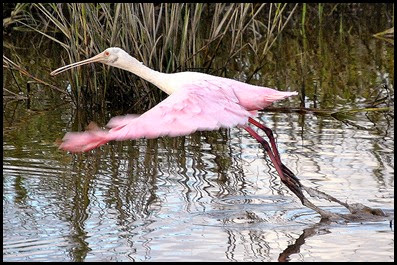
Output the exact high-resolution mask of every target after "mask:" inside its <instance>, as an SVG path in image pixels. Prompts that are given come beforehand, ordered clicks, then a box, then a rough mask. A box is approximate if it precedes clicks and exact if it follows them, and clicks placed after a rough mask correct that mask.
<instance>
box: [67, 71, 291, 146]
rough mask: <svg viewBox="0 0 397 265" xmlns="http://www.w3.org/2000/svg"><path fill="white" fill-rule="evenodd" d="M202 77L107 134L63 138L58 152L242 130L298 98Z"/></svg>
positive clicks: (117, 122)
mask: <svg viewBox="0 0 397 265" xmlns="http://www.w3.org/2000/svg"><path fill="white" fill-rule="evenodd" d="M205 76H206V77H207V78H206V79H203V80H200V81H195V82H192V84H187V85H185V86H184V87H181V88H179V89H178V90H177V91H175V92H174V93H172V94H171V95H170V96H169V97H167V98H166V99H165V100H163V101H162V102H160V103H159V104H158V105H156V106H155V107H153V108H152V109H150V110H148V111H147V112H145V113H143V114H142V115H126V116H118V117H114V118H112V119H111V120H110V121H109V123H108V124H107V127H109V128H111V129H110V130H101V129H99V128H97V129H92V130H89V131H85V132H70V133H67V134H66V135H65V137H64V138H63V142H62V144H61V145H60V147H59V148H60V149H63V150H67V151H70V152H84V151H88V150H91V149H93V148H96V147H98V146H100V145H103V144H105V143H107V142H109V141H112V140H117V141H121V140H128V139H129V140H131V139H138V138H142V137H146V138H156V137H160V136H165V135H168V136H180V135H187V134H190V133H193V132H195V131H204V130H216V129H219V128H221V127H224V128H230V127H234V126H238V125H244V124H246V123H247V121H248V118H249V117H251V116H253V115H255V110H259V109H262V108H264V107H266V106H269V105H270V104H271V103H273V102H274V101H277V100H280V99H284V98H286V97H289V96H292V95H296V94H297V93H296V92H281V91H277V90H274V89H271V88H264V87H259V86H253V85H249V84H245V83H241V82H238V81H235V80H231V79H226V78H221V77H219V78H218V77H213V78H208V75H205Z"/></svg>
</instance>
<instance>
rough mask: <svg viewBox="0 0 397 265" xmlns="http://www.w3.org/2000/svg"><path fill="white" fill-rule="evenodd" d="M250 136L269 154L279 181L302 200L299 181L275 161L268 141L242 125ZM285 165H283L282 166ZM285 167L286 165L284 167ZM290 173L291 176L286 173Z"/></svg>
mask: <svg viewBox="0 0 397 265" xmlns="http://www.w3.org/2000/svg"><path fill="white" fill-rule="evenodd" d="M243 128H244V129H245V130H246V131H247V132H248V133H249V134H250V135H251V136H252V137H254V138H255V139H256V140H257V141H258V142H259V143H261V144H262V146H263V147H264V148H265V151H266V153H267V155H268V156H269V158H270V160H271V161H272V162H273V165H274V167H275V168H276V170H277V173H278V174H279V176H280V178H281V181H282V182H283V183H284V184H285V185H286V186H287V187H288V188H289V189H290V190H291V191H292V192H293V193H295V195H296V196H298V198H299V199H300V200H301V202H302V203H303V202H304V198H305V197H304V195H303V193H302V190H301V188H300V183H299V180H297V178H296V177H295V175H294V174H293V173H292V172H291V171H290V170H289V169H288V168H287V171H286V172H287V173H285V172H284V171H285V170H283V169H282V166H281V165H280V164H279V163H278V162H277V160H276V158H275V156H274V155H273V153H272V150H271V148H270V145H269V143H268V142H267V141H266V140H265V139H263V138H262V137H261V136H259V135H258V134H257V133H256V132H255V131H254V130H253V129H252V128H250V127H248V126H244V127H243ZM284 167H285V166H284ZM285 168H286V167H285ZM288 172H290V173H292V176H291V175H290V174H289V173H288Z"/></svg>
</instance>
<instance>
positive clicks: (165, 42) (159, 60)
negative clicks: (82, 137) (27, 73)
mask: <svg viewBox="0 0 397 265" xmlns="http://www.w3.org/2000/svg"><path fill="white" fill-rule="evenodd" d="M296 7H297V5H289V4H265V3H262V4H253V3H240V4H236V3H216V4H204V3H194V4H193V3H185V4H183V3H181V4H179V3H159V4H153V3H137V4H131V3H130V4H127V3H117V4H112V3H109V4H93V3H85V4H76V3H71V4H40V3H35V4H32V6H31V8H32V9H33V10H34V11H36V12H29V13H27V15H26V17H25V20H24V22H21V23H22V24H23V25H24V26H26V27H28V28H30V29H32V30H35V31H36V32H38V33H40V34H42V35H43V36H45V37H46V38H49V39H51V40H53V41H55V42H56V43H58V44H59V45H60V47H62V48H63V50H64V51H65V55H64V56H65V57H64V58H65V59H64V63H65V64H66V63H71V62H75V61H79V60H83V59H85V58H88V57H90V56H93V55H95V54H97V53H99V52H101V51H103V50H104V49H106V48H107V47H111V46H118V47H121V48H123V49H125V50H126V51H128V52H129V53H130V54H132V55H133V56H135V57H136V58H137V59H138V60H141V61H142V62H143V63H144V64H145V65H147V66H149V67H151V68H154V69H157V70H159V71H162V72H177V71H184V70H194V71H201V72H207V73H212V74H218V75H222V74H225V73H226V69H227V67H228V66H229V65H230V64H233V62H234V61H235V60H236V58H238V57H239V56H241V54H242V53H246V52H251V53H254V54H258V58H257V60H258V62H263V61H264V59H265V55H266V53H267V52H268V51H269V49H270V47H271V46H272V45H273V43H274V41H275V39H276V38H277V36H278V34H279V33H280V32H281V31H282V30H283V28H284V27H285V25H286V24H287V23H288V21H289V19H290V18H291V15H292V14H293V13H294V12H295V10H296ZM221 51H222V52H223V54H226V56H223V58H222V59H221V60H217V61H216V60H215V59H216V58H218V56H219V53H220V52H221ZM215 61H216V62H215ZM93 69H95V71H93ZM69 81H70V83H71V84H72V89H73V91H72V94H73V99H74V101H75V102H76V103H78V104H80V103H86V102H87V101H93V102H94V104H100V105H102V106H104V103H105V101H111V102H113V103H116V102H119V103H120V104H125V103H127V102H139V104H145V105H147V104H148V103H149V104H151V103H150V102H153V103H155V102H156V101H158V99H159V97H160V98H161V97H164V95H163V94H161V93H162V92H160V91H159V90H157V89H152V87H151V85H149V84H148V83H146V82H141V80H140V79H139V78H137V77H136V76H134V75H131V74H129V73H126V72H124V71H120V70H118V69H109V68H107V67H105V66H95V67H94V68H93V67H81V68H78V69H75V70H73V71H70V72H69ZM116 88H117V89H116ZM120 99H121V100H120ZM132 99H134V100H132ZM120 101H121V102H120ZM148 101H149V102H148ZM146 107H147V106H146Z"/></svg>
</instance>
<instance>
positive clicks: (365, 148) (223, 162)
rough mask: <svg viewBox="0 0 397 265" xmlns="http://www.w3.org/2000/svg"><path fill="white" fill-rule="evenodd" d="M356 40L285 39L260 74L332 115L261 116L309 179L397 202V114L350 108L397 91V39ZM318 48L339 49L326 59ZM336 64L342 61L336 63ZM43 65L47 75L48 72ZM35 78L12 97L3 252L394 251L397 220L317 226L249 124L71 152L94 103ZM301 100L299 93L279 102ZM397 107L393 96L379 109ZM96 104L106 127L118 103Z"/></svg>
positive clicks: (303, 256)
mask: <svg viewBox="0 0 397 265" xmlns="http://www.w3.org/2000/svg"><path fill="white" fill-rule="evenodd" d="M325 33H326V32H324V40H327V38H330V36H329V35H326V34H325ZM347 39H349V42H347V43H346V42H344V41H343V40H346V39H342V40H340V41H335V43H331V42H327V41H324V42H321V44H322V45H323V46H322V47H323V48H322V51H323V52H322V53H313V52H312V51H313V49H312V47H311V45H312V46H315V45H316V44H315V43H313V42H311V41H310V40H308V41H307V45H308V46H307V47H306V48H307V49H308V50H307V53H304V54H306V56H307V58H306V61H305V64H306V66H305V67H303V68H299V67H302V66H298V64H297V61H296V60H297V57H291V58H289V57H290V55H289V54H286V53H282V52H281V51H285V50H286V49H283V46H282V45H286V46H288V47H290V48H291V49H292V48H293V47H294V45H297V44H296V43H295V42H294V40H293V39H287V38H286V37H284V39H281V40H280V43H279V44H278V45H280V46H276V47H275V49H274V50H273V51H274V52H273V53H272V54H270V55H269V61H270V62H271V60H272V58H273V60H274V59H277V60H279V64H274V63H273V64H271V63H269V65H268V66H265V69H264V70H263V71H261V72H260V73H258V75H257V76H255V77H254V78H253V79H252V81H251V83H260V82H261V80H266V83H269V84H268V85H269V86H278V87H289V88H290V90H297V91H301V90H300V89H301V87H302V86H305V87H306V93H305V96H306V98H305V100H304V102H303V103H304V105H305V106H306V107H318V108H320V109H331V110H333V111H335V112H337V114H336V115H334V116H331V115H330V113H327V114H325V115H324V114H323V115H315V114H311V113H308V114H302V113H296V112H284V111H274V110H273V111H267V112H265V111H261V112H259V114H258V119H259V120H262V121H263V122H265V123H266V124H267V126H268V127H270V128H272V129H273V130H274V133H275V136H276V139H277V144H278V147H279V150H280V154H281V157H282V160H283V162H284V163H285V164H286V166H287V167H288V168H290V169H291V170H292V171H293V172H294V173H295V174H296V175H297V176H298V177H299V178H300V179H301V180H302V183H303V184H304V185H306V186H309V187H313V188H318V189H319V190H321V191H324V192H327V193H329V194H331V195H332V196H334V197H336V198H338V199H340V200H341V201H347V202H349V203H351V202H360V203H363V204H365V205H368V206H370V207H377V208H382V209H383V210H384V211H385V212H388V213H393V212H394V140H393V139H394V114H393V113H392V111H383V112H382V111H359V112H354V113H348V114H343V113H341V112H340V110H352V109H353V110H354V109H360V108H365V107H366V106H367V105H368V104H369V102H373V100H374V99H375V97H376V95H377V94H376V93H378V94H379V98H382V97H384V96H386V97H387V96H389V97H390V95H388V94H393V93H394V92H393V91H394V90H393V84H394V80H393V79H392V78H393V72H392V71H393V67H390V65H391V64H390V60H393V59H391V58H393V51H392V50H393V47H389V46H388V45H387V44H385V43H383V42H381V41H380V40H376V39H373V38H370V37H368V36H367V38H366V39H360V38H358V36H357V35H354V36H348V37H347ZM296 41H297V40H296ZM297 42H298V41H297ZM327 47H328V48H327ZM363 47H367V48H365V49H364V50H363ZM284 48H285V46H284ZM301 48H302V47H301V46H299V45H297V46H296V49H298V50H300V49H301ZM335 49H336V51H337V52H336V51H335ZM278 51H280V52H278ZM21 52H27V51H21ZM294 52H295V54H298V51H297V50H294V51H291V50H288V53H291V54H293V53H294ZM320 55H321V56H323V58H325V57H327V58H329V59H328V60H325V59H324V60H323V61H321V62H320V63H319V60H318V56H320ZM343 58H348V59H346V60H345V59H343ZM368 58H376V60H368ZM352 59H355V60H352ZM27 60H31V59H29V58H28V59H27ZM45 60H48V57H47V58H46V59H45ZM28 62H29V61H28ZM295 63H296V64H295ZM52 64H54V65H56V64H57V62H53V63H52ZM58 64H59V63H58ZM333 64H336V65H341V64H343V65H345V66H346V67H344V68H341V69H339V71H338V72H337V73H338V74H335V73H333V74H330V71H328V70H327V69H329V67H330V68H333V67H336V66H333ZM27 65H29V63H28V64H27ZM272 65H273V67H274V66H277V67H280V68H281V69H271V67H272ZM283 65H289V66H290V67H289V68H288V67H282V66H283ZM326 65H328V68H327V66H326ZM393 65H394V62H393ZM54 68H56V66H54V67H52V69H54ZM296 69H298V70H296ZM299 69H300V70H299ZM309 69H312V70H310V71H309ZM321 69H325V70H327V71H325V70H323V71H321ZM47 70H48V69H47ZM43 71H44V70H43ZM331 72H332V71H331ZM302 73H306V74H305V77H306V78H305V79H300V78H299V76H300V74H302ZM42 75H43V78H47V80H50V81H51V79H50V77H48V76H47V75H48V71H44V72H43V73H42ZM4 77H5V78H4V79H5V81H4V83H3V85H4V86H6V87H12V86H13V85H15V84H13V81H12V77H11V76H10V74H9V72H7V71H5V75H4ZM240 78H241V80H244V74H242V75H241V76H240ZM16 80H17V81H19V82H20V83H23V82H22V81H21V80H23V79H20V77H19V76H17V79H16ZM318 84H321V85H318ZM385 84H386V85H387V86H385ZM33 89H35V90H34V91H35V94H34V95H35V96H34V97H33V98H32V100H31V106H30V108H29V109H28V108H27V107H26V104H25V102H24V101H21V100H17V101H15V100H14V101H13V100H8V99H6V100H5V101H4V103H3V109H4V111H3V136H4V141H3V260H4V261H277V260H280V261H282V260H291V261H393V260H394V231H393V230H394V229H393V228H390V226H389V222H388V220H385V221H379V222H364V223H349V224H344V223H340V224H337V223H332V224H323V225H320V224H319V221H320V218H319V215H318V214H316V213H315V212H313V211H312V210H310V209H308V208H306V207H303V206H302V205H301V204H300V202H299V201H298V199H297V198H296V196H294V194H292V193H291V192H290V191H289V190H288V189H287V188H286V187H285V186H284V185H283V184H282V183H281V182H280V180H279V177H278V175H277V172H276V171H275V169H274V168H273V167H272V165H271V163H270V162H269V160H268V159H267V158H266V157H265V152H264V151H263V149H261V147H260V145H259V144H258V143H257V142H256V141H255V140H254V139H252V138H251V137H250V136H249V135H248V133H246V132H245V131H244V130H241V129H238V128H233V129H230V130H225V129H223V130H219V131H214V132H196V133H194V134H192V135H189V136H185V137H176V138H169V137H161V138H158V139H151V140H146V139H139V140H136V141H125V142H112V143H109V144H107V145H105V146H103V147H101V148H99V149H96V150H94V151H92V152H90V153H84V154H78V155H71V154H68V153H64V152H62V151H59V150H57V146H56V145H55V144H54V142H55V140H56V139H57V138H61V137H62V136H63V135H64V133H65V132H67V131H71V130H76V128H77V127H78V126H84V125H85V124H84V122H81V120H85V118H82V116H84V115H86V114H83V113H81V112H79V111H75V110H73V108H72V106H71V104H69V103H67V102H65V99H64V98H63V96H61V95H59V94H57V93H55V92H53V91H51V90H49V89H48V88H45V87H42V86H40V85H36V84H35V85H34V86H33ZM316 89H318V91H317V93H316ZM301 92H302V91H301ZM301 104H302V102H301V101H300V100H299V98H298V97H295V98H291V99H288V100H285V101H282V102H279V103H277V104H276V105H275V107H286V108H295V107H297V106H299V105H301ZM390 104H391V105H390ZM387 106H389V107H393V105H392V103H388V104H385V103H383V104H380V105H379V106H378V107H387ZM338 111H339V112H338ZM87 115H92V117H90V118H89V119H92V120H95V121H97V122H98V123H100V125H104V124H106V122H107V121H108V119H109V117H110V116H112V115H113V114H111V113H95V114H87ZM80 123H82V124H81V125H80ZM314 201H315V202H316V204H318V205H320V206H321V207H325V209H327V210H331V211H334V212H339V213H345V212H346V211H345V209H343V208H341V207H339V206H338V205H335V204H331V203H329V202H325V201H316V200H314Z"/></svg>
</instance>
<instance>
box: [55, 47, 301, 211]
mask: <svg viewBox="0 0 397 265" xmlns="http://www.w3.org/2000/svg"><path fill="white" fill-rule="evenodd" d="M94 62H100V63H104V64H107V65H110V66H114V67H118V68H121V69H124V70H127V71H130V72H132V73H134V74H136V75H138V76H139V77H141V78H143V79H145V80H147V81H149V82H151V83H153V84H154V85H156V86H157V87H159V88H160V89H161V90H163V91H164V92H165V93H167V94H168V95H169V96H168V97H167V98H166V99H164V100H163V101H162V102H160V103H159V104H158V105H156V106H155V107H153V108H152V109H150V110H148V111H147V112H145V113H143V114H142V115H126V116H119V117H114V118H112V119H111V120H110V121H109V123H108V124H107V127H109V128H110V129H109V130H102V129H100V128H98V127H97V126H91V128H90V129H89V130H87V131H84V132H69V133H67V134H66V135H65V136H64V138H63V139H62V143H61V144H60V146H59V148H60V149H63V150H67V151H70V152H84V151H88V150H91V149H93V148H96V147H98V146H100V145H103V144H105V143H107V142H109V141H112V140H117V141H122V140H128V139H137V138H142V137H146V138H156V137H159V136H165V135H168V136H179V135H187V134H190V133H192V132H195V131H198V130H216V129H219V128H220V127H224V128H230V127H234V126H239V127H241V128H243V129H245V130H246V131H247V132H248V133H249V134H250V135H251V136H253V137H254V138H255V139H256V140H257V141H258V142H260V143H261V144H262V146H263V147H264V148H265V151H266V152H267V154H268V156H269V157H270V159H271V161H272V162H273V164H274V166H275V168H276V170H277V172H278V174H279V175H280V178H281V180H282V182H283V183H284V184H286V185H287V187H288V188H289V189H290V190H291V191H293V192H294V193H295V194H296V195H297V196H298V197H299V198H300V199H301V201H302V203H303V198H304V196H303V194H302V191H301V184H300V182H299V180H298V178H297V177H296V176H295V175H294V174H293V173H292V172H291V171H290V170H289V169H288V168H287V167H286V166H285V165H284V164H283V163H282V162H281V160H280V155H279V152H278V150H277V147H276V143H275V140H274V137H273V133H272V130H271V129H270V128H268V127H266V126H265V125H263V124H261V123H259V122H258V121H256V120H254V119H253V118H252V117H253V116H255V114H256V111H257V110H260V109H263V108H265V107H267V106H269V105H271V104H272V103H273V102H275V101H278V100H281V99H284V98H287V97H289V96H294V95H297V94H298V93H297V92H282V91H277V90H275V89H271V88H267V87H260V86H254V85H250V84H246V83H242V82H239V81H236V80H232V79H228V78H223V77H218V76H213V75H209V74H204V73H197V72H180V73H172V74H166V73H160V72H158V71H155V70H152V69H150V68H148V67H146V66H145V65H143V64H142V63H141V62H139V61H138V60H137V59H135V58H134V57H132V56H130V55H129V54H128V53H127V52H125V51H124V50H123V49H120V48H117V47H112V48H108V49H106V50H105V51H103V52H101V53H99V54H98V55H96V56H94V57H92V58H89V59H87V60H84V61H80V62H76V63H72V64H69V65H66V66H63V67H61V68H58V69H57V70H55V71H53V72H51V75H57V74H59V73H61V72H63V71H66V70H69V69H71V68H74V67H76V66H81V65H84V64H88V63H94ZM248 123H251V124H253V125H255V126H257V127H258V128H260V129H261V130H263V131H264V132H265V133H266V135H267V136H268V138H269V140H270V143H271V147H270V145H269V144H268V142H267V141H266V140H264V139H263V138H262V137H261V136H259V135H258V134H257V133H256V132H255V131H254V130H253V129H252V128H251V127H249V126H248ZM93 127H95V128H93ZM272 150H273V152H272Z"/></svg>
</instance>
